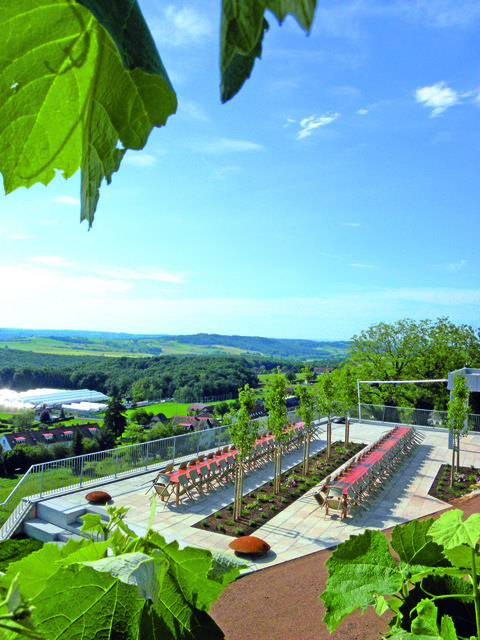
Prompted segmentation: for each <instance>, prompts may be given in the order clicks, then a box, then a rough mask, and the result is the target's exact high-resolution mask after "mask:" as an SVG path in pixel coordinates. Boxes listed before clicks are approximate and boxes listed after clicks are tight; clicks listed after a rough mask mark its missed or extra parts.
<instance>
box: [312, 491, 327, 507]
mask: <svg viewBox="0 0 480 640" xmlns="http://www.w3.org/2000/svg"><path fill="white" fill-rule="evenodd" d="M313 497H314V498H315V500H316V501H317V502H318V506H319V507H320V509H323V508H324V506H325V497H324V496H322V494H321V493H314V494H313Z"/></svg>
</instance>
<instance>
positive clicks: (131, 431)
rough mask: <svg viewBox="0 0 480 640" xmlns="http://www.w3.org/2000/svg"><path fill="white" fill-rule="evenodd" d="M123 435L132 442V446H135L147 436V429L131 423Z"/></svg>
mask: <svg viewBox="0 0 480 640" xmlns="http://www.w3.org/2000/svg"><path fill="white" fill-rule="evenodd" d="M122 435H123V437H124V438H128V439H129V440H130V444H135V443H137V442H141V441H142V437H143V436H144V435H145V429H144V428H143V427H142V426H141V425H139V424H135V423H134V422H129V423H128V424H127V428H126V429H125V431H124V432H123V434H122Z"/></svg>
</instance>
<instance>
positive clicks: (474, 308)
mask: <svg viewBox="0 0 480 640" xmlns="http://www.w3.org/2000/svg"><path fill="white" fill-rule="evenodd" d="M0 281H1V282H2V295H4V297H5V299H8V300H9V304H8V305H6V306H5V308H2V322H3V323H4V325H5V326H12V327H22V326H25V318H31V317H32V312H33V311H34V310H35V309H36V308H39V306H40V305H41V308H42V314H41V315H38V317H36V322H35V328H39V329H41V328H52V329H54V328H59V329H61V328H66V327H69V328H74V329H75V328H83V329H92V330H106V331H127V332H130V333H157V334H158V333H173V334H175V333H197V332H200V331H205V332H209V333H223V334H230V335H231V334H239V335H264V336H269V337H283V338H286V337H291V338H300V337H305V338H316V339H320V340H322V339H323V340H326V339H329V338H332V339H333V338H337V339H347V340H348V339H349V338H350V337H351V336H352V335H353V334H354V333H358V332H359V331H361V330H363V329H365V328H366V327H368V326H369V325H370V324H373V323H376V322H394V321H396V320H398V318H404V317H408V318H412V319H414V320H421V319H425V318H431V319H434V318H437V317H440V316H443V315H448V316H449V317H450V319H451V320H452V322H461V323H468V324H473V325H475V326H476V325H477V324H478V308H479V305H480V289H456V288H418V289H416V288H400V289H362V290H356V291H354V292H344V293H337V294H333V293H332V294H325V295H322V296H317V297H311V298H307V297H286V298H261V299H255V298H214V297H211V298H207V297H196V298H178V297H177V296H176V295H174V294H172V293H171V294H170V295H163V294H162V295H161V296H157V297H156V298H144V297H135V296H133V295H132V294H133V285H132V284H131V283H129V282H126V281H122V280H114V279H101V278H98V277H97V278H83V277H76V276H72V277H65V276H59V275H58V274H56V273H52V272H50V271H48V270H46V269H44V270H42V269H39V268H36V269H33V268H32V269H26V268H14V267H9V266H3V267H1V266H0ZM45 296H48V300H49V305H48V306H45V304H44V303H45ZM72 309H75V312H74V314H72ZM139 310H140V311H139ZM352 310H354V312H351V311H352ZM347 311H349V312H348V313H347Z"/></svg>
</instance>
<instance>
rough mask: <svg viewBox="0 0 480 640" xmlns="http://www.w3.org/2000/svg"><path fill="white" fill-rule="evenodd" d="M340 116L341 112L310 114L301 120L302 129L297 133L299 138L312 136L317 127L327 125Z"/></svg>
mask: <svg viewBox="0 0 480 640" xmlns="http://www.w3.org/2000/svg"><path fill="white" fill-rule="evenodd" d="M339 117H340V114H339V113H332V114H325V115H323V116H315V115H313V116H308V118H303V120H300V131H299V132H298V134H297V140H302V139H303V138H307V137H308V136H311V135H312V133H313V132H314V131H315V129H318V128H319V127H326V126H327V125H329V124H331V123H332V122H334V121H335V120H336V119H337V118H339Z"/></svg>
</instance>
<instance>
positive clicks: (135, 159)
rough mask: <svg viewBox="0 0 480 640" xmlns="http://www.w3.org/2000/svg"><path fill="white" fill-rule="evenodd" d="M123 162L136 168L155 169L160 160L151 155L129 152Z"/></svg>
mask: <svg viewBox="0 0 480 640" xmlns="http://www.w3.org/2000/svg"><path fill="white" fill-rule="evenodd" d="M123 162H124V163H125V164H129V165H132V166H134V167H153V166H155V165H156V164H157V162H158V160H157V158H156V157H155V156H154V155H152V154H151V153H143V152H134V151H133V152H132V151H129V152H128V153H126V154H125V156H124V158H123Z"/></svg>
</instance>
